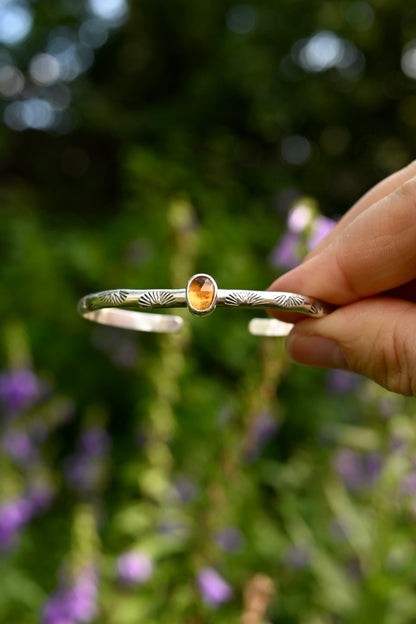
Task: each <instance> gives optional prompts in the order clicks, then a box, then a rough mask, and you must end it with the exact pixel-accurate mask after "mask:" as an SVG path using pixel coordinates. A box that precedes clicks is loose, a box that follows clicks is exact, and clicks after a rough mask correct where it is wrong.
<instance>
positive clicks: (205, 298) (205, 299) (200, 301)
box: [188, 275, 215, 312]
mask: <svg viewBox="0 0 416 624" xmlns="http://www.w3.org/2000/svg"><path fill="white" fill-rule="evenodd" d="M214 296H215V284H214V282H213V281H212V280H211V279H210V278H209V277H205V276H204V275H197V276H196V277H194V278H193V280H192V281H191V282H190V283H189V285H188V301H189V303H190V304H191V306H192V307H193V308H195V310H199V311H200V312H203V311H204V310H208V309H209V308H210V306H211V305H212V302H213V300H214Z"/></svg>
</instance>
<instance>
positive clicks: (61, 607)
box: [43, 566, 98, 624]
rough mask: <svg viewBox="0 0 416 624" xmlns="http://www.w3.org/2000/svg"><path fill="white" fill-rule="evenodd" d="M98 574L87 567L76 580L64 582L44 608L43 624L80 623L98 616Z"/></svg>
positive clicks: (90, 567)
mask: <svg viewBox="0 0 416 624" xmlns="http://www.w3.org/2000/svg"><path fill="white" fill-rule="evenodd" d="M97 593H98V582H97V574H96V571H95V569H94V568H93V567H92V566H89V567H87V568H86V569H85V570H84V571H83V572H82V573H81V574H80V575H79V576H78V578H77V579H75V581H73V582H72V583H69V582H68V581H66V582H64V583H63V584H62V586H61V587H59V588H58V589H57V591H56V592H55V593H54V594H52V596H51V597H50V598H49V600H48V601H47V603H46V604H45V607H44V610H43V624H78V623H81V622H85V623H86V622H91V621H92V620H94V619H95V618H96V617H97Z"/></svg>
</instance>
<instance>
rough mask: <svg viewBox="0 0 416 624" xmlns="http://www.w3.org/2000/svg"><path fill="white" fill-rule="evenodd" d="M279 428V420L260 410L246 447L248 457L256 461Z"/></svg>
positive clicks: (249, 459)
mask: <svg viewBox="0 0 416 624" xmlns="http://www.w3.org/2000/svg"><path fill="white" fill-rule="evenodd" d="M278 429H279V423H278V422H277V420H276V419H275V418H274V417H273V416H271V415H270V414H268V413H267V412H260V413H259V414H258V415H257V416H256V418H255V420H254V422H253V424H252V427H251V430H250V432H249V437H248V444H247V449H246V459H247V460H248V461H254V460H255V459H256V458H257V457H258V456H259V455H260V453H261V452H262V450H263V449H264V447H265V446H266V444H267V443H268V442H270V440H271V439H272V438H273V437H274V436H275V435H276V433H277V431H278Z"/></svg>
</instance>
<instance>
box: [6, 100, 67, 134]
mask: <svg viewBox="0 0 416 624" xmlns="http://www.w3.org/2000/svg"><path fill="white" fill-rule="evenodd" d="M4 121H5V123H6V125H7V126H9V128H11V129H12V130H26V129H27V128H32V129H35V130H46V129H48V128H51V127H52V126H53V124H54V121H55V114H54V111H53V108H52V106H51V104H50V103H49V102H48V101H47V100H44V99H43V98H29V99H27V100H23V101H18V102H11V104H9V105H8V106H7V107H6V109H5V111H4Z"/></svg>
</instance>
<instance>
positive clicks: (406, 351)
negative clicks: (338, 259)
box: [286, 297, 416, 396]
mask: <svg viewBox="0 0 416 624" xmlns="http://www.w3.org/2000/svg"><path fill="white" fill-rule="evenodd" d="M286 348H287V351H288V355H289V357H290V358H291V359H292V360H293V361H295V362H298V363H299V364H305V365H307V366H317V367H325V368H344V369H348V370H351V371H354V372H356V373H360V374H361V375H365V376H366V377H370V378H371V379H373V380H374V381H376V382H377V383H379V384H380V385H382V386H384V387H385V388H387V389H388V390H392V391H393V392H398V393H400V394H406V395H414V396H416V304H415V303H411V302H409V301H404V300H401V299H393V298H389V297H374V298H369V299H363V300H361V301H356V302H354V303H352V304H350V305H346V306H342V307H340V308H338V309H336V310H335V311H334V312H332V313H331V314H329V315H328V316H326V317H324V318H322V319H308V320H303V321H299V322H298V323H296V325H295V327H294V328H293V330H292V331H291V333H290V334H289V336H288V338H287V343H286Z"/></svg>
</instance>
